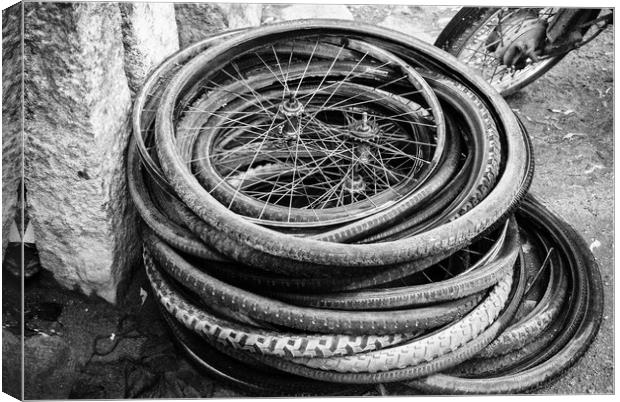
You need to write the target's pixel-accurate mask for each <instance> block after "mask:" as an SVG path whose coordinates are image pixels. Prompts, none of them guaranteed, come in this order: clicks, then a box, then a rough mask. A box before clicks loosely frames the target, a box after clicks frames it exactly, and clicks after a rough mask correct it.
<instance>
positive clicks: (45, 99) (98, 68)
mask: <svg viewBox="0 0 620 402" xmlns="http://www.w3.org/2000/svg"><path fill="white" fill-rule="evenodd" d="M25 15H26V16H27V17H26V19H25V31H24V32H25V33H24V35H25V38H24V40H25V50H24V57H25V72H24V74H25V77H24V81H25V134H26V135H25V144H24V147H25V183H26V188H27V190H28V208H29V210H30V211H29V213H30V217H31V220H32V224H33V225H34V232H35V238H36V242H37V247H38V250H39V257H40V260H41V265H42V266H43V268H45V269H48V270H50V271H52V272H53V273H54V276H55V278H56V279H57V280H58V281H59V282H60V283H61V284H63V285H64V286H67V287H72V288H74V287H79V288H80V289H81V290H82V291H83V292H84V293H86V294H91V293H93V292H94V293H96V294H98V295H99V296H101V297H103V298H104V299H106V300H108V301H110V302H114V301H115V300H116V293H117V285H118V284H119V282H120V281H121V280H122V279H124V278H125V277H126V276H127V274H128V273H129V271H130V269H129V268H130V267H131V266H132V265H133V264H134V263H135V261H137V257H138V256H139V253H138V249H139V247H138V242H137V234H136V228H137V220H136V216H135V211H134V210H133V208H132V207H131V205H130V202H129V199H128V198H127V190H126V182H125V149H126V146H127V143H128V137H129V133H130V129H129V127H130V124H129V114H130V110H131V97H130V91H129V88H128V84H127V78H126V77H125V71H124V68H123V58H124V49H123V42H122V37H121V13H120V10H119V7H118V5H117V4H116V3H81V4H80V3H39V4H34V3H25Z"/></svg>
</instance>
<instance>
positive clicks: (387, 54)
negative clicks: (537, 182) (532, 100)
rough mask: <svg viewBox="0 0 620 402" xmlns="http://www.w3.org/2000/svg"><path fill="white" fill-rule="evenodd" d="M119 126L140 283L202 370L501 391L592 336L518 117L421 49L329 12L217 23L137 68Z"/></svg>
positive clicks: (584, 285) (269, 390) (297, 390)
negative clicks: (140, 251)
mask: <svg viewBox="0 0 620 402" xmlns="http://www.w3.org/2000/svg"><path fill="white" fill-rule="evenodd" d="M133 125H134V136H133V139H132V142H131V144H130V146H129V151H128V183H129V190H130V193H131V196H132V199H133V201H134V204H135V205H136V207H137V209H138V211H139V213H140V215H141V217H142V220H143V221H144V225H143V229H144V230H143V239H144V262H145V267H146V272H147V275H148V277H149V280H150V282H151V285H152V290H153V293H154V295H155V296H156V298H157V300H158V301H159V303H160V305H161V307H162V313H163V315H164V318H165V319H166V321H167V322H168V324H169V325H170V327H171V329H172V331H173V333H174V335H175V337H176V339H177V340H178V341H179V344H180V345H181V347H182V348H183V349H184V350H185V351H186V352H187V354H188V355H189V356H190V358H191V359H192V360H193V361H194V362H196V363H197V364H198V365H199V366H201V367H202V368H204V369H205V370H206V371H207V372H208V373H209V374H210V375H213V376H216V377H217V378H218V379H221V380H225V381H227V382H229V383H231V384H233V385H236V386H239V387H240V388H242V389H245V390H247V391H251V392H253V393H255V394H259V395H273V394H288V395H303V394H320V393H327V394H344V395H347V394H355V393H358V392H361V391H360V390H363V389H364V387H367V386H368V384H379V383H390V382H399V383H403V384H406V385H408V386H410V387H412V388H415V389H418V390H421V391H424V392H430V393H505V392H520V391H524V390H529V389H533V388H535V387H537V386H538V385H540V384H541V383H544V382H545V381H548V380H549V379H551V378H554V377H556V376H557V375H559V374H560V373H561V372H562V371H563V370H565V369H566V368H567V367H569V366H570V365H571V364H572V363H573V362H574V361H575V360H576V359H577V358H578V357H579V356H580V355H581V354H582V353H583V352H584V351H585V350H586V349H587V347H588V346H589V344H590V343H591V341H592V339H593V337H594V336H595V334H596V332H597V330H598V326H599V323H600V317H601V311H602V293H601V284H600V274H599V273H598V269H597V267H596V264H595V263H594V260H593V258H592V256H591V254H590V253H589V252H588V250H587V247H584V245H583V241H582V240H581V239H580V237H579V236H578V235H577V234H576V233H575V232H574V231H573V230H572V229H571V228H570V227H568V225H566V223H564V222H563V221H561V220H560V219H558V218H557V217H555V216H553V215H552V214H551V213H550V212H549V211H547V210H546V209H545V208H544V207H542V206H541V205H540V204H539V203H538V202H537V201H535V200H534V199H533V198H532V197H531V196H526V192H527V189H528V187H529V184H530V182H531V179H532V175H533V161H532V151H531V145H530V142H529V139H528V136H527V133H526V132H525V130H524V128H523V127H522V126H521V125H520V124H519V122H518V120H517V119H516V118H515V116H514V114H513V113H512V111H511V110H510V108H509V107H508V106H507V105H506V103H505V102H504V101H503V99H502V98H501V97H500V96H499V95H498V94H497V93H495V92H494V91H493V90H492V89H491V88H490V87H489V86H488V85H487V84H486V83H484V82H483V81H482V80H481V79H479V78H476V77H475V76H473V75H472V74H471V73H470V72H469V71H468V70H467V69H466V67H463V66H462V65H461V64H460V63H459V62H457V61H456V60H455V59H454V58H452V57H451V56H449V55H447V54H446V53H444V52H443V51H441V50H439V49H437V48H434V47H432V46H430V45H428V44H425V43H423V42H419V41H416V40H415V39H412V38H409V37H407V36H405V35H401V34H399V33H396V32H393V31H389V30H385V29H382V28H377V27H374V26H370V25H363V24H359V23H352V22H345V21H335V20H304V21H297V22H289V23H283V24H277V25H272V26H265V27H260V28H255V29H248V30H241V31H231V32H225V33H221V34H217V35H214V36H212V37H210V38H207V39H205V40H204V41H202V42H199V43H196V44H194V45H192V46H190V47H188V48H186V49H184V50H182V51H180V52H178V53H176V54H174V55H173V56H171V57H170V58H169V59H168V60H166V61H165V62H164V63H162V64H161V65H160V66H159V67H158V68H157V69H156V70H155V71H154V72H153V73H152V75H151V76H150V77H149V79H148V80H147V81H146V83H145V84H144V87H143V88H142V90H141V91H140V93H139V94H138V95H137V97H136V101H135V105H134V115H133Z"/></svg>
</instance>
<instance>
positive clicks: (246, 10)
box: [220, 3, 263, 29]
mask: <svg viewBox="0 0 620 402" xmlns="http://www.w3.org/2000/svg"><path fill="white" fill-rule="evenodd" d="M220 8H221V9H222V11H223V12H224V17H225V19H226V23H227V25H228V28H229V29H236V28H245V27H254V26H258V25H260V21H261V16H262V14H263V11H262V10H263V5H262V4H242V3H241V4H240V3H228V4H220Z"/></svg>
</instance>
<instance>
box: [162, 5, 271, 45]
mask: <svg viewBox="0 0 620 402" xmlns="http://www.w3.org/2000/svg"><path fill="white" fill-rule="evenodd" d="M174 9H175V12H176V20H177V26H178V29H179V44H180V45H181V47H182V48H183V47H187V46H189V45H191V44H192V43H195V42H198V41H199V40H202V39H204V38H205V37H206V36H207V35H209V34H210V33H213V32H218V31H222V30H227V29H234V28H243V27H249V26H255V25H259V24H260V20H261V15H262V4H217V3H211V4H206V3H204V4H175V5H174Z"/></svg>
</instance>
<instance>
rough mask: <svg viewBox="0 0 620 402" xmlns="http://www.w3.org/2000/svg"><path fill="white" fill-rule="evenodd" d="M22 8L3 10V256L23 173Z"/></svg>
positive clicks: (13, 7) (15, 6)
mask: <svg viewBox="0 0 620 402" xmlns="http://www.w3.org/2000/svg"><path fill="white" fill-rule="evenodd" d="M21 14H22V8H21V4H16V5H14V6H12V7H9V8H7V9H6V10H3V11H2V260H3V261H4V251H5V249H6V245H7V242H8V239H9V229H10V227H11V224H12V223H13V220H14V219H15V214H16V211H15V210H16V205H17V200H18V194H17V191H18V187H19V182H20V178H21V174H22V145H23V142H22V128H23V127H22V110H23V109H22V85H21V82H22V53H21V32H22V24H21V22H22V18H21Z"/></svg>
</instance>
